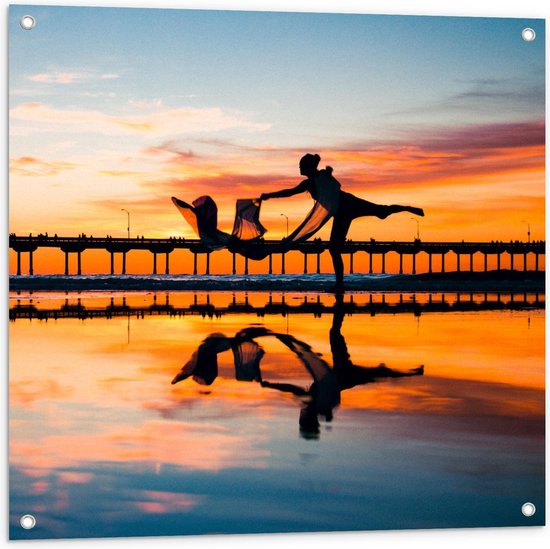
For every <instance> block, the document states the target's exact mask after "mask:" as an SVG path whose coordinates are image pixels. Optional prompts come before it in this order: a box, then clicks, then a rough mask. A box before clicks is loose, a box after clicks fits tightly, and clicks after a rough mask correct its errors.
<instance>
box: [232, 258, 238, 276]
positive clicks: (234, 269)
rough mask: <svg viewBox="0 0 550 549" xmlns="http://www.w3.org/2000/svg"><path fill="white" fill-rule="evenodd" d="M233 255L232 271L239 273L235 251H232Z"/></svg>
mask: <svg viewBox="0 0 550 549" xmlns="http://www.w3.org/2000/svg"><path fill="white" fill-rule="evenodd" d="M231 255H232V256H233V257H232V268H231V272H232V273H233V274H237V256H236V254H235V253H232V254H231Z"/></svg>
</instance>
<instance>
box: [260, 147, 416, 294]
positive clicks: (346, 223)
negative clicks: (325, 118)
mask: <svg viewBox="0 0 550 549" xmlns="http://www.w3.org/2000/svg"><path fill="white" fill-rule="evenodd" d="M320 161H321V157H320V156H319V155H318V154H309V153H308V154H306V155H304V156H303V157H302V158H301V160H300V174H301V175H305V176H307V179H305V180H304V181H302V182H301V183H300V184H299V185H297V186H296V187H293V188H291V189H283V190H281V191H275V192H272V193H263V194H262V195H261V196H260V200H269V199H270V198H285V197H289V196H294V195H295V194H300V193H303V192H309V193H310V195H311V196H312V198H313V199H314V200H316V199H317V195H318V192H319V191H318V187H317V186H318V185H319V184H320V182H321V181H323V179H325V180H326V177H327V175H328V176H330V177H331V178H332V168H331V167H329V166H327V167H326V168H325V169H324V170H318V169H317V167H318V166H319V162H320ZM399 212H409V213H412V214H414V215H419V216H424V211H423V210H422V209H421V208H415V207H413V206H399V205H397V204H392V205H390V206H385V205H381V204H375V203H373V202H368V201H367V200H363V199H362V198H358V197H357V196H355V195H353V194H351V193H348V192H345V191H343V190H342V189H340V193H339V197H338V207H337V210H336V213H335V214H334V219H333V221H332V231H331V233H330V243H329V251H330V255H331V257H332V264H333V265H334V273H335V275H336V286H335V290H336V291H337V292H341V291H343V288H344V263H343V261H342V247H343V245H344V243H345V241H346V236H347V234H348V231H349V228H350V225H351V222H352V221H353V220H354V219H357V218H358V217H365V216H374V217H378V218H379V219H386V217H388V216H389V215H392V214H395V213H399Z"/></svg>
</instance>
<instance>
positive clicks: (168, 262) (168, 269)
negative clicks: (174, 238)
mask: <svg viewBox="0 0 550 549" xmlns="http://www.w3.org/2000/svg"><path fill="white" fill-rule="evenodd" d="M165 272H166V274H167V275H168V274H170V252H166V271H165Z"/></svg>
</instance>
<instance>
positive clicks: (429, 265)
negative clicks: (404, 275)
mask: <svg viewBox="0 0 550 549" xmlns="http://www.w3.org/2000/svg"><path fill="white" fill-rule="evenodd" d="M428 272H429V273H431V272H432V254H428Z"/></svg>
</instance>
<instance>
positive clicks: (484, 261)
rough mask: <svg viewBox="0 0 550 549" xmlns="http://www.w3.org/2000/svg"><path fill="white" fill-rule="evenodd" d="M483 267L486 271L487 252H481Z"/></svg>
mask: <svg viewBox="0 0 550 549" xmlns="http://www.w3.org/2000/svg"><path fill="white" fill-rule="evenodd" d="M483 269H484V270H485V272H487V254H483Z"/></svg>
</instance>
